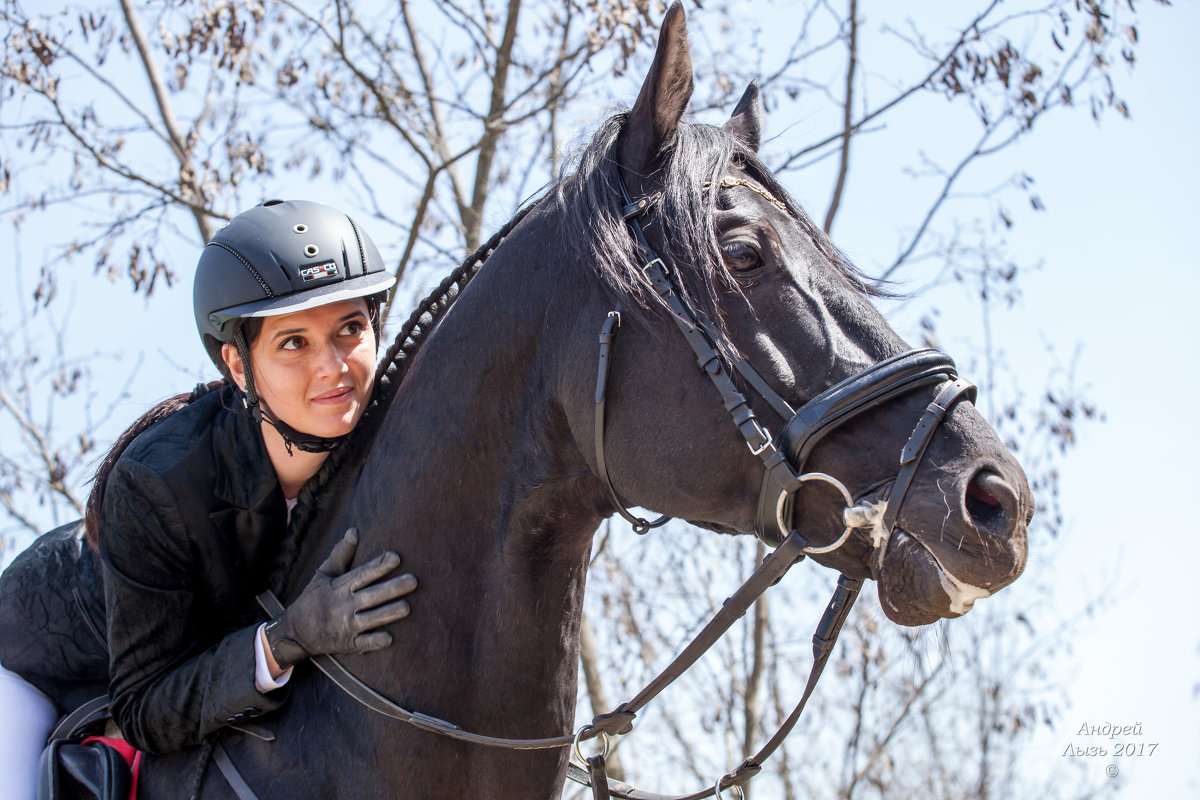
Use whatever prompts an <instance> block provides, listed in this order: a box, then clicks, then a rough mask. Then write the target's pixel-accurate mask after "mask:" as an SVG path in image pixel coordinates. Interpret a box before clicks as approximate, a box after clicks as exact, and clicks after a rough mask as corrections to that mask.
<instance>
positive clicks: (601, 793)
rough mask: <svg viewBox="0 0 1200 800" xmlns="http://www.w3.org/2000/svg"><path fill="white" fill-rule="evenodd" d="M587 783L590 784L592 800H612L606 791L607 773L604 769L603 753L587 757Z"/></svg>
mask: <svg viewBox="0 0 1200 800" xmlns="http://www.w3.org/2000/svg"><path fill="white" fill-rule="evenodd" d="M587 764H588V781H589V782H590V783H591V784H592V800H612V795H611V794H609V791H608V772H607V771H606V770H605V767H604V753H596V755H594V756H588V759H587Z"/></svg>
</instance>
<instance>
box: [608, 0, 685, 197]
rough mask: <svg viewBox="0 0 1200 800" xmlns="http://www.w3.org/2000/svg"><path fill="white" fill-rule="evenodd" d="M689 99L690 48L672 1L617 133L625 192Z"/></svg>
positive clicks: (646, 168)
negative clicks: (645, 72) (630, 107)
mask: <svg viewBox="0 0 1200 800" xmlns="http://www.w3.org/2000/svg"><path fill="white" fill-rule="evenodd" d="M691 99H692V51H691V48H690V47H689V46H688V37H687V20H686V19H685V17H684V14H683V5H682V4H681V3H680V2H679V0H675V2H674V3H672V4H671V7H670V8H668V9H667V15H666V16H665V17H664V18H663V23H662V28H661V30H659V33H658V49H657V50H656V51H655V53H654V63H653V64H651V65H650V73H649V74H648V75H647V76H646V81H645V82H644V83H643V84H642V90H641V92H639V93H638V98H637V102H635V103H634V104H633V110H632V111H630V112H629V118H628V119H627V120H626V122H625V127H624V128H623V129H622V131H621V139H620V145H619V151H618V152H619V158H620V161H621V166H622V167H624V168H625V170H626V173H627V177H628V178H631V179H632V180H630V184H631V187H630V188H631V190H633V191H635V192H636V189H633V186H634V185H637V184H639V183H640V182H641V181H640V180H639V178H643V177H645V176H647V175H649V174H650V172H652V171H653V164H654V161H655V159H656V158H657V157H658V155H659V154H660V153H661V152H662V149H663V148H664V147H665V146H666V145H668V144H670V143H671V142H672V140H674V138H675V132H676V131H677V130H678V129H679V120H680V119H681V118H682V117H683V112H684V109H686V108H687V104H688V101H689V100H691Z"/></svg>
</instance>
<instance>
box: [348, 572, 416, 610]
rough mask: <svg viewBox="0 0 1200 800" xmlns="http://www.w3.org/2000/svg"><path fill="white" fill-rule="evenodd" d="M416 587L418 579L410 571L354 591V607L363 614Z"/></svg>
mask: <svg viewBox="0 0 1200 800" xmlns="http://www.w3.org/2000/svg"><path fill="white" fill-rule="evenodd" d="M416 588H417V579H416V578H414V577H413V576H412V575H409V574H408V573H405V574H404V575H397V576H396V577H394V578H389V579H388V580H386V581H378V582H377V583H372V584H371V585H370V586H364V587H363V588H362V589H359V590H358V591H357V592H355V593H354V607H355V610H356V611H358V612H359V613H360V614H361V613H362V612H364V611H367V610H369V609H372V608H375V607H376V606H381V605H383V604H384V603H386V602H388V601H390V600H395V599H396V598H397V597H403V596H404V595H406V594H408V593H410V592H412V591H413V590H414V589H416Z"/></svg>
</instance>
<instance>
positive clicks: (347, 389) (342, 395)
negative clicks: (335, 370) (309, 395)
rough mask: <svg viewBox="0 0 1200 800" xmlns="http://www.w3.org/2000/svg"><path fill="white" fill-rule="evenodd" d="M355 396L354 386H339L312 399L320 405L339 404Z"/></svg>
mask: <svg viewBox="0 0 1200 800" xmlns="http://www.w3.org/2000/svg"><path fill="white" fill-rule="evenodd" d="M353 396H354V387H353V386H339V387H337V388H336V389H330V390H329V391H327V392H322V393H321V394H319V395H317V396H316V397H314V398H313V399H312V402H314V403H317V404H320V405H337V404H338V403H343V402H345V401H346V400H348V399H350V398H351V397H353Z"/></svg>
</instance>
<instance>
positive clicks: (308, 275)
mask: <svg viewBox="0 0 1200 800" xmlns="http://www.w3.org/2000/svg"><path fill="white" fill-rule="evenodd" d="M337 274H338V268H337V264H335V263H333V262H332V261H330V262H329V263H328V264H317V265H316V266H315V267H304V268H303V269H301V270H300V280H302V281H304V282H305V283H308V282H309V281H315V280H319V279H320V278H336V277H337Z"/></svg>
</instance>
